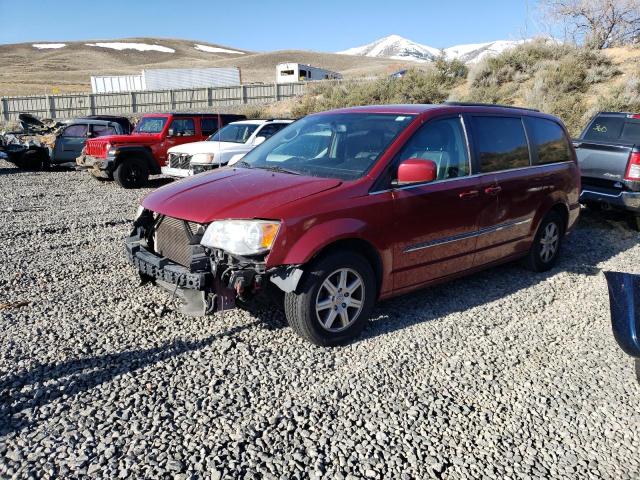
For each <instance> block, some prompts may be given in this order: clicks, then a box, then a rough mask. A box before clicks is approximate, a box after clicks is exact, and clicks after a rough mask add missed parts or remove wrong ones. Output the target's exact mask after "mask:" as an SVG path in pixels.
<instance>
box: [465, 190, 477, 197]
mask: <svg viewBox="0 0 640 480" xmlns="http://www.w3.org/2000/svg"><path fill="white" fill-rule="evenodd" d="M478 195H480V192H479V191H478V190H469V191H468V192H462V193H461V194H460V198H473V197H477V196H478Z"/></svg>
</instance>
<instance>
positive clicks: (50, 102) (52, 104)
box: [46, 95, 56, 118]
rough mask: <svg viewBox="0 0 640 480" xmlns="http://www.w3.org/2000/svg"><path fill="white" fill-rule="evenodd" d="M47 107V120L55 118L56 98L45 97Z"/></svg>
mask: <svg viewBox="0 0 640 480" xmlns="http://www.w3.org/2000/svg"><path fill="white" fill-rule="evenodd" d="M46 101H47V105H49V118H56V97H52V96H51V95H47V100H46Z"/></svg>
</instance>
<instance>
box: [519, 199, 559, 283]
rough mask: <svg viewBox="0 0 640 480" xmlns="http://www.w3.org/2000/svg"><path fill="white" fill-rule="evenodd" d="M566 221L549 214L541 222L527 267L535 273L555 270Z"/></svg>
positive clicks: (553, 213) (527, 260)
mask: <svg viewBox="0 0 640 480" xmlns="http://www.w3.org/2000/svg"><path fill="white" fill-rule="evenodd" d="M564 229H565V225H564V219H563V218H562V216H561V215H560V214H559V213H558V212H556V211H551V212H549V213H548V214H547V215H546V216H545V217H544V218H543V219H542V222H540V226H539V227H538V231H537V232H536V236H535V238H534V240H533V245H531V249H530V250H529V254H528V256H527V259H526V263H527V267H528V268H529V269H530V270H533V271H534V272H546V271H547V270H550V269H552V268H553V266H554V265H555V264H556V262H557V261H558V257H559V256H560V247H561V246H562V237H563V236H564Z"/></svg>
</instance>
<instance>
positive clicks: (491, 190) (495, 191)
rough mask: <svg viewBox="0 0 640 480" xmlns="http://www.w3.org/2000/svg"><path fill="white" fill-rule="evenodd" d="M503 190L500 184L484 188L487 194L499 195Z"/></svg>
mask: <svg viewBox="0 0 640 480" xmlns="http://www.w3.org/2000/svg"><path fill="white" fill-rule="evenodd" d="M501 191H502V187H499V186H495V187H487V188H485V189H484V193H486V194H487V195H498V194H499V193H500V192H501Z"/></svg>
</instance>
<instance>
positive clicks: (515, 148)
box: [472, 116, 530, 173]
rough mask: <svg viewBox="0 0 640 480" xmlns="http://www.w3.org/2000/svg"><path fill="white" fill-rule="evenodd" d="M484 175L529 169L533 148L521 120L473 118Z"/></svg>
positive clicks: (477, 149) (479, 158)
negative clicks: (530, 152)
mask: <svg viewBox="0 0 640 480" xmlns="http://www.w3.org/2000/svg"><path fill="white" fill-rule="evenodd" d="M472 124H473V136H474V139H475V140H474V142H475V144H476V151H477V155H478V160H479V163H480V165H479V167H480V172H481V173H487V172H497V171H500V170H510V169H513V168H522V167H528V166H529V165H530V162H529V145H528V143H527V136H526V134H525V131H524V125H523V124H522V120H521V119H520V117H489V116H487V117H481V116H475V117H473V118H472Z"/></svg>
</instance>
